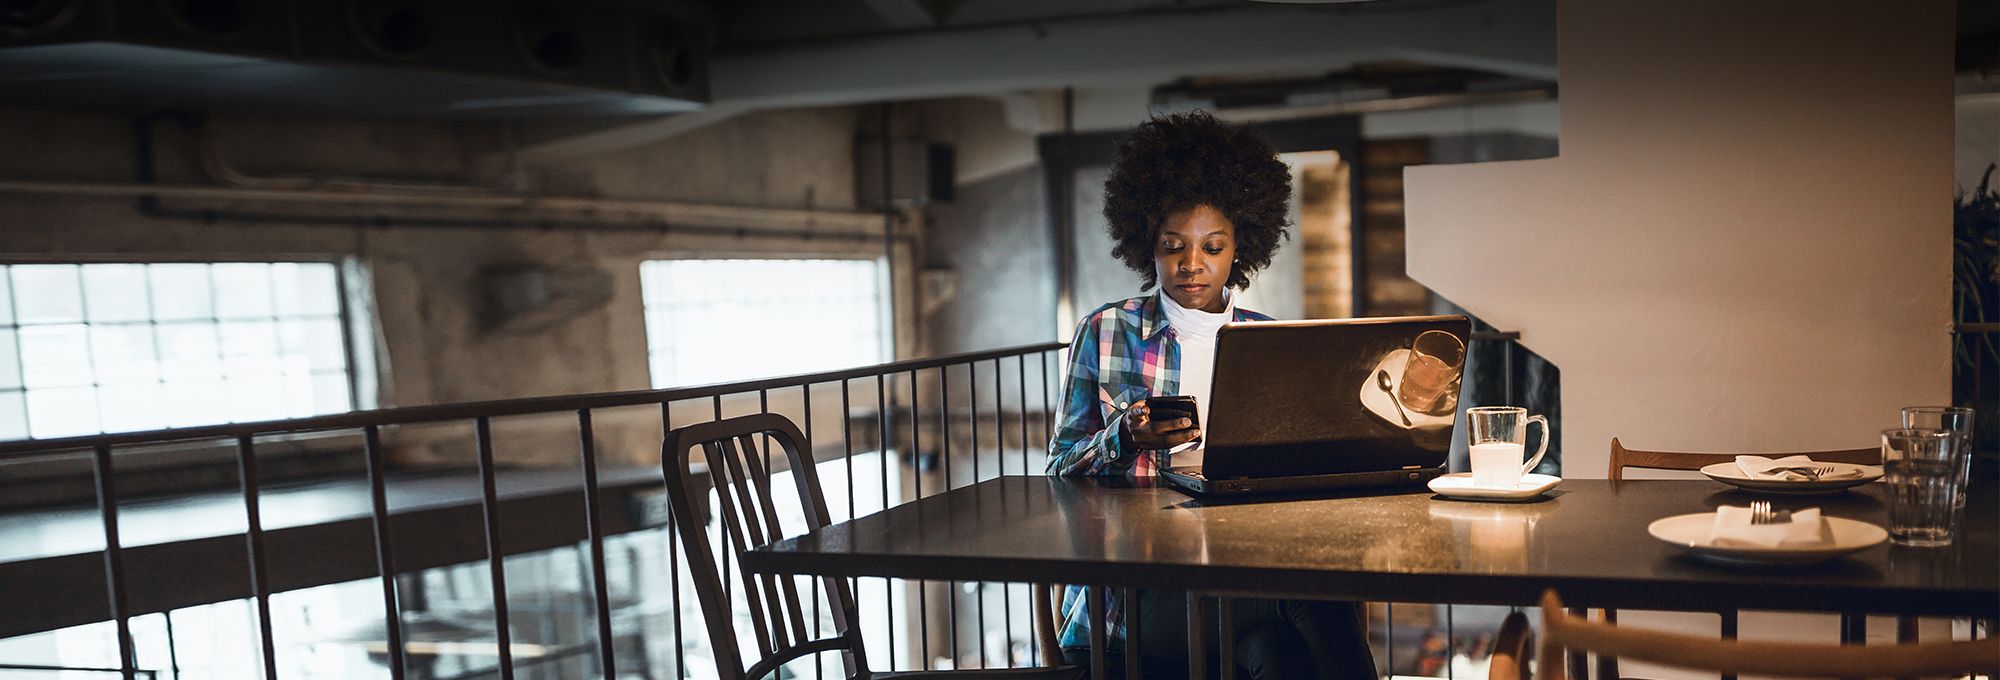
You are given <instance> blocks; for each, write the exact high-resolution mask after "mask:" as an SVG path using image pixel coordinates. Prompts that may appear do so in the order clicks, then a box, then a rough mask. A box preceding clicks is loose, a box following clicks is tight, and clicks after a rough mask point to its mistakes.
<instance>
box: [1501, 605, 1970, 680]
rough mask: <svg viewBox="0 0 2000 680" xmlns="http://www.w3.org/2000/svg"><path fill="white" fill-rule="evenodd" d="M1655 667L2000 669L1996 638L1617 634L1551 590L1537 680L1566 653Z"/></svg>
mask: <svg viewBox="0 0 2000 680" xmlns="http://www.w3.org/2000/svg"><path fill="white" fill-rule="evenodd" d="M1565 650H1567V651H1573V652H1579V653H1581V652H1596V653H1598V654H1602V655H1611V656H1617V657H1620V658H1625V659H1632V660H1637V661H1645V662H1648V663H1657V664H1661V665H1664V666H1671V667H1674V668H1685V669H1690V670H1707V671H1719V672H1724V673H1756V674H1759V675H1769V676H1779V677H1813V678H1904V677H1919V676H1925V677H1930V676H1949V677H1956V676H1957V675H1958V674H1963V673H1985V674H1991V673H1993V672H1994V669H1996V668H2000V638H1992V637H1989V638H1986V639H1984V640H1971V641H1956V642H1920V643H1908V644H1896V645H1830V644H1804V643H1792V642H1743V641H1738V640H1714V639H1709V638H1703V637H1694V636H1688V635H1678V634H1674V633H1661V632H1657V631H1647V630H1635V629H1630V628H1620V627H1618V626H1616V625H1613V624H1607V623H1593V622H1591V621H1589V620H1587V619H1584V618H1581V617H1577V616H1573V615H1571V614H1569V613H1568V612H1566V611H1564V610H1563V604H1562V600H1561V598H1559V597H1557V596H1556V592H1555V591H1554V590H1548V591H1544V592H1543V593H1542V631H1541V644H1540V649H1539V652H1538V654H1539V661H1538V662H1537V664H1536V677H1538V678H1544V679H1546V680H1565V679H1566V678H1568V677H1569V674H1568V669H1566V668H1565V667H1564V666H1563V663H1562V661H1561V657H1562V655H1563V653H1564V651H1565Z"/></svg>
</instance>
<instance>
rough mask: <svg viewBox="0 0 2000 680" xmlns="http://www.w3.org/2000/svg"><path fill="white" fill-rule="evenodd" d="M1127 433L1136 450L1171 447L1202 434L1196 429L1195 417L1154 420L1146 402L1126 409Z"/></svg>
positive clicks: (1192, 439)
mask: <svg viewBox="0 0 2000 680" xmlns="http://www.w3.org/2000/svg"><path fill="white" fill-rule="evenodd" d="M1125 434H1126V436H1127V440H1128V441H1130V442H1131V443H1132V448H1133V449H1135V450H1142V451H1144V450H1156V449H1171V448H1173V447H1176V446H1179V445H1181V444H1185V443H1187V442H1191V441H1194V440H1195V439H1196V438H1199V437H1200V436H1201V430H1198V429H1195V427H1194V419H1192V418H1185V417H1181V416H1173V417H1170V418H1167V419H1165V420H1153V418H1152V412H1151V410H1150V409H1148V408H1146V402H1144V401H1141V402H1139V403H1137V404H1133V405H1132V408H1130V409H1127V410H1126V411H1125Z"/></svg>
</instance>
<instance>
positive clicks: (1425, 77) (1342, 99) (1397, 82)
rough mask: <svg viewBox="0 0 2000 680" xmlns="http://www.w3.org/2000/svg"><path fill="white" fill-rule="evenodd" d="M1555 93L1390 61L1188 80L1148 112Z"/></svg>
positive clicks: (1344, 109) (1516, 81)
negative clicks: (1313, 71)
mask: <svg viewBox="0 0 2000 680" xmlns="http://www.w3.org/2000/svg"><path fill="white" fill-rule="evenodd" d="M1555 96H1556V83H1555V82H1554V81H1549V80H1542V79H1537V78H1523V77H1517V76H1509V75H1502V74H1496V73H1487V72H1483V71H1472V70H1467V69H1457V68H1441V67H1432V66H1424V65H1419V64H1409V63H1395V62H1391V63H1377V64H1362V65H1358V66H1356V67H1355V68H1353V69H1350V70H1345V71H1336V72H1333V73H1327V74H1324V75H1320V76H1314V77H1307V78H1278V79H1256V78H1207V79H1196V78H1186V79H1182V80H1180V81H1178V82H1175V83H1171V84H1167V85H1163V86H1160V87H1156V88H1154V89H1153V96H1152V108H1153V110H1154V111H1155V112H1169V111H1187V110H1192V109H1204V110H1208V111H1213V112H1215V113H1216V114H1217V115H1220V116H1224V117H1227V118H1229V119H1231V120H1239V121H1243V120H1269V119H1281V118H1289V117H1303V116H1317V115H1343V114H1353V113H1362V112H1367V111H1394V110H1403V109H1418V108H1433V107H1439V106H1462V105H1468V104H1480V103H1493V102H1502V101H1522V100H1540V99H1553V98H1555Z"/></svg>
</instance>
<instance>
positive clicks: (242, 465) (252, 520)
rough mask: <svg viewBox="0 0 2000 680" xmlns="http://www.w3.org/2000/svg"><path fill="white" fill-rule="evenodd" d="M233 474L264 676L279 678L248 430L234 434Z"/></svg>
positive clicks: (254, 456) (260, 514)
mask: <svg viewBox="0 0 2000 680" xmlns="http://www.w3.org/2000/svg"><path fill="white" fill-rule="evenodd" d="M236 475H237V480H238V482H239V485H240V487H241V488H242V490H243V516H244V532H243V543H244V549H245V550H246V551H247V552H248V558H249V563H250V596H251V598H252V599H253V600H255V602H256V608H257V639H258V640H259V642H260V643H261V644H262V647H260V649H261V650H262V652H263V657H264V677H265V679H266V680H278V646H277V644H276V643H275V642H274V641H273V640H272V639H271V584H270V575H269V574H268V573H266V570H265V568H264V520H263V513H261V512H259V508H258V503H257V456H256V451H255V450H254V448H253V445H252V443H251V438H250V435H247V434H246V435H240V436H238V437H237V438H236Z"/></svg>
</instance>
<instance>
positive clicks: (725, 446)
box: [660, 413, 869, 680]
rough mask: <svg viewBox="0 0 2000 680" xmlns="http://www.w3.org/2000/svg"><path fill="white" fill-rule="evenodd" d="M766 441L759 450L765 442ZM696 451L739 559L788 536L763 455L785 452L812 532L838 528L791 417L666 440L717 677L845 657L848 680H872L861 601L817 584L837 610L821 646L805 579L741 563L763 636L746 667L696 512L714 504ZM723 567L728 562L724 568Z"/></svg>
mask: <svg viewBox="0 0 2000 680" xmlns="http://www.w3.org/2000/svg"><path fill="white" fill-rule="evenodd" d="M760 439H761V440H763V441H765V442H766V448H765V449H763V450H760V449H759V448H758V446H757V442H758V440H760ZM696 448H700V449H701V450H702V453H703V460H704V461H706V463H707V466H708V477H709V478H711V479H713V480H714V484H715V491H716V496H717V499H716V500H717V503H716V505H717V506H718V507H716V508H715V510H716V513H715V516H716V521H718V522H720V523H721V526H720V528H721V533H722V536H723V541H724V542H725V543H726V546H725V549H726V550H729V551H731V552H733V553H736V554H738V555H741V554H742V553H743V552H744V551H746V550H749V549H751V548H754V547H757V546H760V545H763V544H765V543H769V542H772V541H775V540H778V539H780V538H783V537H784V533H783V529H782V528H781V527H780V526H779V523H778V509H777V504H776V502H775V500H774V497H773V495H772V494H774V493H776V492H777V491H776V490H775V489H774V488H773V487H772V484H771V476H772V473H773V472H774V470H773V469H771V468H772V466H771V465H770V464H768V463H767V461H766V456H767V455H768V454H770V453H773V452H774V451H773V449H776V450H782V451H783V452H784V460H785V463H786V465H787V466H788V467H789V468H790V470H791V473H792V481H793V483H794V485H795V486H796V487H797V492H798V497H799V501H800V506H801V508H802V509H803V510H804V511H805V518H806V524H807V526H806V527H805V528H806V529H808V530H813V529H819V528H821V527H824V526H826V525H827V524H829V523H831V521H832V520H831V518H830V517H829V516H828V515H827V508H826V499H825V497H824V496H822V495H821V494H820V489H819V480H818V478H817V476H816V475H815V474H814V471H813V460H812V453H811V451H810V450H809V448H808V447H807V446H806V445H805V436H804V435H802V434H800V433H799V429H798V426H796V425H794V424H792V421H791V420H790V419H788V418H785V417H784V416H781V415H777V414H771V413H764V414H758V415H751V416H742V417H738V418H730V419H727V420H718V421H714V422H707V423H701V424H698V425H689V426H687V427H683V428H678V429H675V430H673V431H671V432H668V433H667V440H666V445H665V446H664V447H663V449H664V450H663V451H662V452H661V461H660V465H661V468H662V472H663V473H664V474H665V475H666V481H667V496H668V502H669V503H670V504H671V505H672V507H673V512H674V523H675V525H676V527H677V528H678V529H679V532H680V541H681V547H682V549H683V550H684V551H685V552H686V553H687V557H688V567H689V571H690V574H691V575H692V576H693V578H694V585H695V595H696V597H698V598H699V599H700V601H701V611H702V618H703V619H704V620H705V621H706V622H707V626H708V636H709V645H710V648H711V649H712V650H713V651H714V653H715V666H716V672H717V674H718V675H719V677H721V678H722V680H743V679H754V678H763V677H765V676H768V675H771V674H772V673H773V672H775V671H776V670H777V669H778V667H780V666H782V665H784V664H786V663H789V662H791V661H793V660H795V659H799V658H803V657H808V656H811V655H815V654H819V653H823V652H833V651H838V652H840V653H841V659H842V663H843V664H844V665H845V667H846V673H847V677H849V678H866V677H868V675H869V673H868V661H867V658H866V657H865V655H864V653H863V650H862V645H861V627H860V625H859V621H858V619H857V618H856V615H855V612H854V593H853V592H852V591H851V590H849V588H848V583H847V581H846V580H844V579H839V578H822V579H820V586H821V589H822V590H823V591H824V592H825V593H826V594H827V598H826V599H827V605H828V607H829V608H830V609H831V614H832V619H833V621H832V623H833V634H832V635H831V636H828V637H822V638H814V637H813V636H814V635H817V634H818V631H817V630H816V628H817V626H816V625H814V624H813V623H809V622H808V621H807V619H806V617H805V615H804V614H803V612H804V611H805V608H806V607H810V606H812V604H813V602H812V601H811V600H810V599H807V598H808V597H809V596H807V595H803V594H802V593H800V592H799V581H798V579H795V578H791V577H785V576H771V575H759V574H753V573H751V572H750V571H749V570H746V569H743V568H742V564H743V561H742V560H741V559H737V560H734V562H735V563H736V565H737V569H738V571H739V577H740V579H741V582H742V584H743V595H744V597H745V599H746V600H747V601H748V604H749V609H750V622H751V627H752V629H753V630H755V632H756V637H757V639H756V644H757V651H758V656H759V659H758V661H757V662H755V663H753V664H751V665H750V666H749V667H748V668H745V667H744V666H743V665H742V664H743V661H742V659H743V653H742V649H741V647H740V645H739V644H738V642H737V640H736V627H735V621H734V611H733V610H732V608H731V606H730V599H729V593H728V590H727V589H726V588H725V587H724V585H723V576H722V573H721V570H720V569H718V568H717V565H716V558H715V555H716V553H715V552H714V551H712V550H711V549H710V547H709V541H708V533H707V528H706V527H704V526H703V520H702V518H703V517H706V516H708V513H707V512H704V511H697V504H702V503H706V502H707V498H708V495H707V492H708V488H707V487H706V486H705V485H703V484H702V483H701V481H700V480H701V478H700V476H698V475H696V474H695V472H694V470H693V468H692V466H693V464H694V463H693V454H694V451H695V449H696ZM724 566H725V568H726V563H725V565H724Z"/></svg>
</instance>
